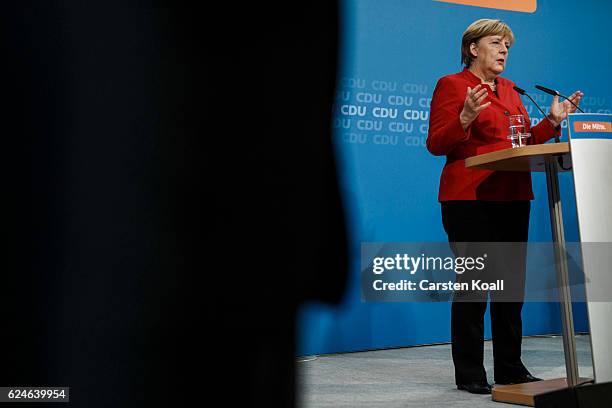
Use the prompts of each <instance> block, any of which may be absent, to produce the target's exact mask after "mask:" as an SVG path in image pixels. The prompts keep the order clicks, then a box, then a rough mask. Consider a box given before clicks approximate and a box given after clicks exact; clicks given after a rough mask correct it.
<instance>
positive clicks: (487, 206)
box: [442, 201, 531, 384]
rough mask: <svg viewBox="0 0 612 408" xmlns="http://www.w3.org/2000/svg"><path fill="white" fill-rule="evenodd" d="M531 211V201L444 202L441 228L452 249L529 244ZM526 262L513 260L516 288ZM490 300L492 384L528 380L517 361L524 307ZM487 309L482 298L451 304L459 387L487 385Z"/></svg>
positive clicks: (520, 256)
mask: <svg viewBox="0 0 612 408" xmlns="http://www.w3.org/2000/svg"><path fill="white" fill-rule="evenodd" d="M530 207H531V204H530V202H529V201H446V202H442V223H443V225H444V230H445V231H446V233H447V235H448V240H449V242H451V243H454V242H527V237H528V231H529V212H530ZM451 246H452V247H453V251H456V248H455V247H454V246H453V245H451ZM455 255H456V256H461V254H457V253H455ZM525 258H526V251H521V252H520V253H519V254H518V255H517V254H514V256H513V262H512V269H513V270H512V274H513V277H514V279H513V281H514V282H519V285H521V284H522V285H524V279H525ZM523 287H524V286H523ZM521 293H522V292H521ZM491 299H492V301H491V306H490V307H491V311H490V312H491V332H492V335H493V360H494V363H493V367H494V375H495V377H494V378H495V382H504V381H510V380H512V379H514V378H517V377H520V376H522V375H526V374H529V372H528V371H527V369H526V368H525V366H524V365H523V363H522V361H521V341H522V321H521V310H522V308H523V301H522V298H521V299H520V301H512V302H509V301H495V299H494V298H493V297H491ZM486 308H487V297H486V293H484V295H483V296H482V298H481V299H479V300H478V301H469V302H466V301H460V300H459V299H458V298H457V296H455V298H454V299H453V304H452V309H451V341H452V355H453V363H454V365H455V382H456V383H457V384H462V383H470V382H485V381H486V380H487V376H486V372H485V369H484V365H483V357H484V314H485V311H486Z"/></svg>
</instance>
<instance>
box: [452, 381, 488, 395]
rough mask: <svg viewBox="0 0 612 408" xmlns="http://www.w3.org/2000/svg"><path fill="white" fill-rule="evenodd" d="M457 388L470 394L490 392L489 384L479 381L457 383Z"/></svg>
mask: <svg viewBox="0 0 612 408" xmlns="http://www.w3.org/2000/svg"><path fill="white" fill-rule="evenodd" d="M457 389H459V390H465V391H467V392H469V393H472V394H490V393H491V385H490V384H489V383H487V382H484V383H479V382H473V383H467V384H457Z"/></svg>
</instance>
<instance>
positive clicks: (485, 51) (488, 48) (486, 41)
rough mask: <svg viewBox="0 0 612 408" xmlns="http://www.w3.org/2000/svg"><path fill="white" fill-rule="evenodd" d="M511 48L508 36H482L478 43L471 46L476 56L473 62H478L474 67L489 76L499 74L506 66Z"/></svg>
mask: <svg viewBox="0 0 612 408" xmlns="http://www.w3.org/2000/svg"><path fill="white" fill-rule="evenodd" d="M509 49H510V41H509V40H508V38H507V37H503V36H501V35H490V36H487V37H482V38H481V39H480V40H479V41H478V43H475V44H472V45H471V46H470V51H471V52H472V55H474V56H475V57H476V58H475V59H474V60H473V62H472V64H476V67H474V68H477V69H478V70H479V71H481V72H482V73H483V74H487V76H489V75H492V76H498V75H500V74H501V73H502V72H503V71H504V69H505V68H506V63H507V62H508V50H509Z"/></svg>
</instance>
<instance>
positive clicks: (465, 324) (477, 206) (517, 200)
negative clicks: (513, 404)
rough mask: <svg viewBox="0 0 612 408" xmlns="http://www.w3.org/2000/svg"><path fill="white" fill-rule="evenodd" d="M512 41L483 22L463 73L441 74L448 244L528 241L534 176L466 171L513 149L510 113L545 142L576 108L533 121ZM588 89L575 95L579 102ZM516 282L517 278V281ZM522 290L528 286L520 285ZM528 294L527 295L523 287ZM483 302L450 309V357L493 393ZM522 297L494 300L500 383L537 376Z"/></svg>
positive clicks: (562, 106) (459, 379)
mask: <svg viewBox="0 0 612 408" xmlns="http://www.w3.org/2000/svg"><path fill="white" fill-rule="evenodd" d="M513 43H514V34H513V33H512V30H511V29H510V28H509V27H508V26H507V25H506V24H505V23H503V22H502V21H500V20H490V19H482V20H477V21H475V22H474V23H472V24H471V25H470V26H469V27H468V28H467V29H466V30H465V32H464V33H463V38H462V41H461V59H462V63H463V64H464V65H465V68H464V70H463V71H461V72H459V73H456V74H453V75H448V76H445V77H443V78H441V79H440V80H439V81H438V83H437V85H436V88H435V90H434V94H433V98H432V101H431V112H430V121H429V134H428V137H427V149H428V150H429V151H430V152H431V153H432V154H434V155H436V156H441V155H445V156H446V164H445V166H444V170H443V171H442V176H441V178H440V192H439V196H438V199H439V201H440V202H441V207H442V223H443V225H444V229H445V231H446V233H447V235H448V239H449V241H450V242H526V241H527V234H528V229H529V211H530V200H531V199H533V192H532V190H531V175H530V174H529V173H528V172H498V171H492V170H482V169H468V168H466V167H465V159H466V158H468V157H470V156H474V155H477V154H481V153H486V152H488V151H494V150H500V149H505V148H509V147H511V146H512V145H511V141H510V140H509V139H508V138H507V136H508V133H509V132H508V129H509V119H508V117H509V116H510V115H515V114H522V115H523V116H524V117H525V119H526V123H527V131H528V132H531V138H530V139H528V143H530V144H537V143H544V142H546V141H547V140H549V139H551V138H552V137H554V136H555V135H556V134H559V133H560V124H561V121H563V120H564V119H565V118H566V117H567V114H568V113H571V112H573V111H574V110H575V108H574V107H573V105H571V104H570V103H569V102H568V101H564V102H562V103H560V102H559V100H558V98H557V97H554V99H553V102H552V105H551V107H550V111H549V114H548V120H542V121H541V122H540V123H539V124H538V125H536V126H534V127H533V128H531V127H530V126H529V123H530V122H529V116H528V114H527V111H526V110H525V107H524V106H523V104H522V102H521V99H520V97H519V95H518V94H517V93H516V91H514V89H513V88H512V87H513V86H514V83H513V82H512V81H510V80H508V79H505V78H502V77H500V76H499V75H500V74H501V73H502V72H503V71H504V69H505V67H506V63H507V61H508V51H509V49H510V46H511V45H512V44H513ZM582 96H583V94H582V92H580V91H577V92H575V93H574V94H572V95H571V97H570V99H572V102H574V103H576V104H578V103H579V102H580V99H581V98H582ZM519 258H520V259H519V261H518V262H517V263H516V265H513V268H514V269H516V270H513V271H512V273H513V277H516V282H518V285H519V286H521V285H524V275H525V253H524V252H522V253H521V254H520V256H519ZM513 280H514V279H513ZM521 287H522V286H521ZM521 293H522V292H521ZM477 296H482V297H481V298H478V299H477V301H473V300H474V299H472V301H469V302H465V301H461V299H460V298H458V296H457V295H456V296H455V298H454V299H453V304H452V309H451V338H452V355H453V362H454V365H455V381H456V384H457V387H458V388H459V389H463V390H467V391H468V392H472V393H480V394H487V393H490V392H491V385H490V384H489V383H488V381H487V376H486V372H485V369H484V366H483V353H484V313H485V310H486V306H487V301H486V293H484V294H481V295H477ZM522 307H523V302H522V301H515V302H493V301H492V302H491V331H492V335H493V358H494V374H495V382H496V383H497V384H510V383H522V382H529V381H537V380H539V379H538V378H536V377H533V376H532V375H531V374H530V373H529V371H528V370H527V369H526V368H525V366H524V365H523V363H522V361H521V339H522V323H521V310H522Z"/></svg>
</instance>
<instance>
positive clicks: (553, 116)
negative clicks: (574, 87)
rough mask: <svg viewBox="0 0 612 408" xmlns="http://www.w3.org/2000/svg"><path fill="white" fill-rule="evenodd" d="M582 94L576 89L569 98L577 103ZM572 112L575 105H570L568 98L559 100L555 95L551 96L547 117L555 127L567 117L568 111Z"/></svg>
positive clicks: (574, 109) (574, 110)
mask: <svg viewBox="0 0 612 408" xmlns="http://www.w3.org/2000/svg"><path fill="white" fill-rule="evenodd" d="M583 96H584V94H583V93H582V92H580V91H576V92H574V93H573V94H571V95H570V97H569V99H570V100H571V101H572V102H574V103H575V104H576V105H578V104H579V103H580V100H581V99H582V97H583ZM574 112H576V107H575V106H574V105H572V104H571V103H570V102H569V101H568V100H564V101H563V102H559V97H558V96H557V95H555V96H554V97H553V101H552V105H550V110H549V113H548V118H549V119H550V120H551V121H552V122H553V124H554V125H555V127H557V126H559V125H560V124H561V122H562V121H563V120H564V119H565V118H567V115H568V114H569V113H574Z"/></svg>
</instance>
